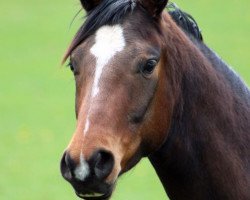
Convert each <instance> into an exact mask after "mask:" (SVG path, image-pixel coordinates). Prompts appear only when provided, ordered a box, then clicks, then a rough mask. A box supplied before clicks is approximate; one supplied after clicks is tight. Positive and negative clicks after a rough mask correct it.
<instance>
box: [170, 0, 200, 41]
mask: <svg viewBox="0 0 250 200" xmlns="http://www.w3.org/2000/svg"><path fill="white" fill-rule="evenodd" d="M167 8H168V13H169V14H170V15H171V17H172V19H173V20H174V21H175V23H176V24H177V25H178V26H179V27H180V28H181V29H182V30H183V31H184V32H185V33H187V34H188V36H190V35H191V36H192V37H194V38H196V39H197V40H199V41H203V37H202V34H201V30H200V29H199V27H198V24H197V23H196V21H195V20H194V18H193V17H192V16H191V15H189V14H188V13H186V12H184V11H182V10H181V9H179V8H178V7H177V6H176V4H174V3H169V4H168V6H167Z"/></svg>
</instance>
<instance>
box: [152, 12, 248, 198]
mask: <svg viewBox="0 0 250 200" xmlns="http://www.w3.org/2000/svg"><path fill="white" fill-rule="evenodd" d="M163 17H164V18H163V19H164V20H163V30H164V31H165V33H166V34H164V37H165V41H166V60H167V64H166V71H167V74H168V78H169V79H170V80H171V81H170V82H171V83H172V89H173V92H174V94H175V96H176V99H175V102H176V103H175V112H174V114H173V117H172V125H171V128H170V130H169V131H168V133H167V134H168V136H167V140H166V142H165V143H164V144H163V146H162V147H161V148H160V149H159V150H158V151H156V152H155V153H153V154H152V155H151V156H149V159H150V161H151V163H152V165H153V166H154V168H155V170H156V172H157V174H158V176H159V178H160V180H161V181H162V183H163V186H164V188H165V190H166V192H167V193H168V195H169V197H170V198H171V199H249V198H250V190H249V187H250V181H249V180H250V179H249V170H250V169H249V164H250V163H249V157H250V155H249V150H248V148H247V146H248V145H249V142H250V138H249V134H248V135H247V133H248V132H249V130H250V125H249V123H248V122H249V121H250V117H249V116H250V111H249V107H248V108H247V109H246V107H244V102H242V101H241V99H240V97H238V96H236V95H234V93H233V91H232V89H231V88H230V86H229V84H227V83H226V80H225V77H224V76H223V74H221V73H219V72H217V71H216V69H215V68H214V67H213V66H212V64H211V63H210V62H209V61H208V60H207V58H206V57H205V56H204V55H203V54H202V53H201V51H200V50H199V49H198V48H197V47H196V46H195V45H194V44H193V43H192V42H191V41H190V40H189V39H188V38H187V37H186V36H185V34H184V33H183V32H182V31H181V30H180V29H179V28H178V27H177V26H176V25H175V24H174V23H173V22H172V20H171V19H170V18H169V16H168V15H164V16H163ZM170 30H171V31H170ZM239 113H240V115H239ZM247 166H248V167H247ZM247 176H248V177H247Z"/></svg>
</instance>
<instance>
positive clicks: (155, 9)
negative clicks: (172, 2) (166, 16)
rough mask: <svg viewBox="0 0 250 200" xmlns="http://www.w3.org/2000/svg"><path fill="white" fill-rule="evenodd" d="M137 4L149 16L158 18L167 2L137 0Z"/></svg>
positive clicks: (164, 0) (161, 0)
mask: <svg viewBox="0 0 250 200" xmlns="http://www.w3.org/2000/svg"><path fill="white" fill-rule="evenodd" d="M139 2H140V4H141V5H142V7H144V8H145V9H146V10H147V11H148V12H149V13H150V15H151V16H153V17H154V18H158V17H159V16H160V15H161V13H162V11H163V10H164V8H165V7H166V5H167V3H168V0H139Z"/></svg>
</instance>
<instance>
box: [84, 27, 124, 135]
mask: <svg viewBox="0 0 250 200" xmlns="http://www.w3.org/2000/svg"><path fill="white" fill-rule="evenodd" d="M125 45H126V43H125V38H124V35H123V29H122V27H121V26H120V25H114V26H108V25H107V26H103V27H101V28H100V29H99V30H98V31H97V32H96V35H95V44H94V45H93V46H92V47H91V49H90V52H91V54H93V55H94V56H95V58H96V68H95V76H94V83H93V86H92V91H91V98H94V97H96V95H98V93H99V90H100V89H99V86H100V85H99V82H100V79H101V75H102V73H103V69H104V67H105V66H106V65H107V64H108V63H109V61H110V60H111V59H112V58H113V57H114V56H115V55H116V54H117V53H118V52H121V51H122V50H123V49H124V47H125ZM90 102H92V100H90ZM90 110H91V105H90V108H89V110H88V113H87V119H86V124H85V128H84V135H85V134H86V133H87V132H88V130H89V126H90V120H89V112H90Z"/></svg>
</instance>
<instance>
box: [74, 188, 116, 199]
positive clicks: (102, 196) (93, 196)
mask: <svg viewBox="0 0 250 200" xmlns="http://www.w3.org/2000/svg"><path fill="white" fill-rule="evenodd" d="M112 192H113V191H112V190H110V191H108V192H107V193H106V194H102V193H94V192H93V193H89V194H82V193H80V192H79V193H78V192H76V195H77V196H78V197H80V198H81V199H84V200H107V199H109V198H110V197H111V195H112Z"/></svg>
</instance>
